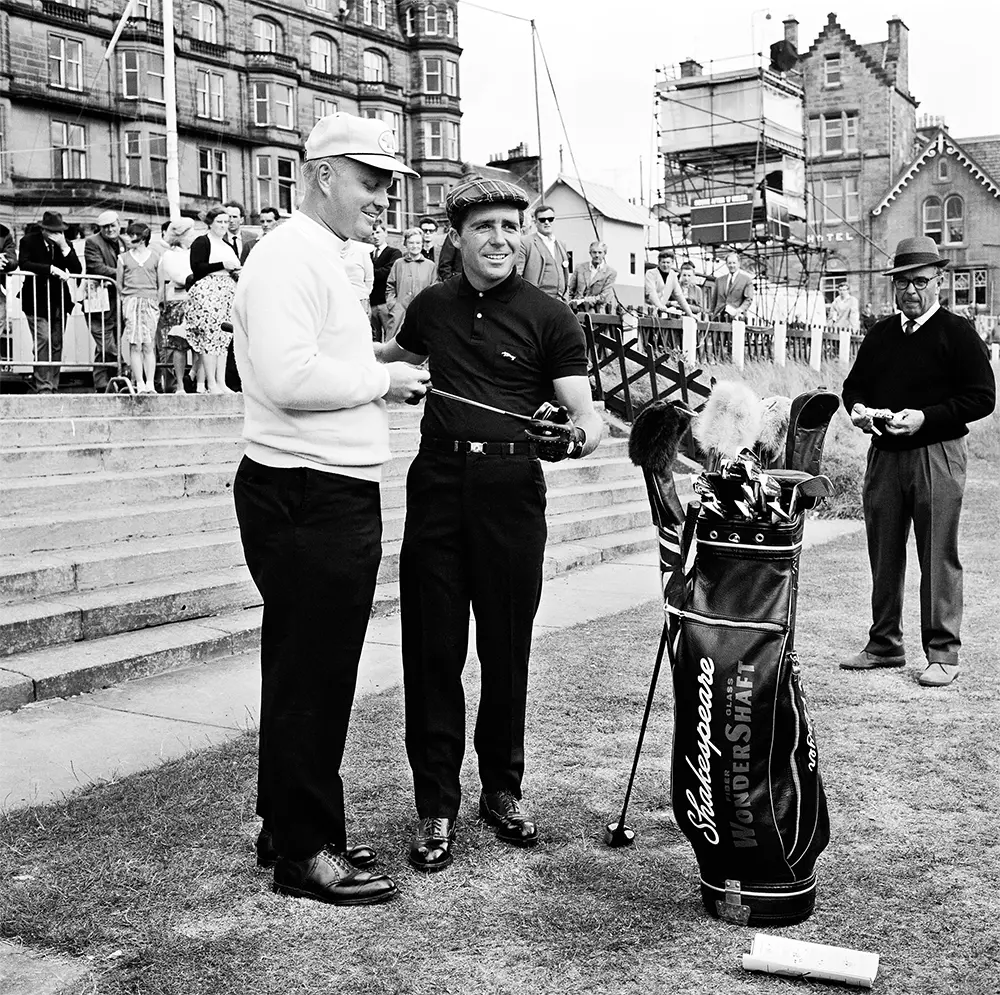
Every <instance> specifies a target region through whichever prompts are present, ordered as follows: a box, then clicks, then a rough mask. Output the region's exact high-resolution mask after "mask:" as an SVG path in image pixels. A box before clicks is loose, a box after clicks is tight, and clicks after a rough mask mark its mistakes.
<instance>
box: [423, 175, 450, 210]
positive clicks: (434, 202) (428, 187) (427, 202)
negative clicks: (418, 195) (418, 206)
mask: <svg viewBox="0 0 1000 995" xmlns="http://www.w3.org/2000/svg"><path fill="white" fill-rule="evenodd" d="M435 189H436V190H437V191H438V193H439V196H437V197H433V196H432V193H431V192H432V191H433V190H435ZM447 195H448V185H447V184H446V183H438V182H434V183H425V184H424V209H425V210H427V211H432V210H436V209H438V208H443V207H444V201H445V197H447Z"/></svg>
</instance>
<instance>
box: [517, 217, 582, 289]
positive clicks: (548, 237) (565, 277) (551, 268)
mask: <svg viewBox="0 0 1000 995" xmlns="http://www.w3.org/2000/svg"><path fill="white" fill-rule="evenodd" d="M555 223H556V212H555V211H554V210H553V209H552V208H551V207H549V205H548V204H539V205H538V206H537V207H536V208H535V231H534V232H532V234H531V235H528V236H526V237H525V238H524V239H523V240H522V241H521V248H520V249H519V251H518V257H517V263H516V266H517V271H518V273H519V274H520V275H521V277H522V278H523V279H525V280H527V281H528V283H531V284H534V285H535V286H536V287H538V289H539V290H541V291H543V292H544V293H546V294H548V295H549V297H554V298H556V300H560V301H564V300H566V288H567V286H568V285H569V253H568V252H567V251H566V246H565V245H563V243H562V242H560V241H559V239H557V238H556V237H555V235H554V234H553V230H554V225H555Z"/></svg>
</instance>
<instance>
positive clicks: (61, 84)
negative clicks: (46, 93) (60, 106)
mask: <svg viewBox="0 0 1000 995" xmlns="http://www.w3.org/2000/svg"><path fill="white" fill-rule="evenodd" d="M49 86H56V87H58V88H59V89H60V90H82V89H83V42H82V41H78V40H77V39H76V38H64V37H63V36H62V35H49Z"/></svg>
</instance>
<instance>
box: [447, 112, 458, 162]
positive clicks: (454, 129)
mask: <svg viewBox="0 0 1000 995" xmlns="http://www.w3.org/2000/svg"><path fill="white" fill-rule="evenodd" d="M444 137H445V150H444V154H445V158H446V159H452V160H454V161H456V162H457V161H458V158H459V155H458V125H457V124H455V122H454V121H445V123H444Z"/></svg>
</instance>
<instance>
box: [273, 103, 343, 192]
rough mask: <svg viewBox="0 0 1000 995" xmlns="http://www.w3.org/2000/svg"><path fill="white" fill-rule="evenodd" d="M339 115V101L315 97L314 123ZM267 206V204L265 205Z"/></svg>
mask: <svg viewBox="0 0 1000 995" xmlns="http://www.w3.org/2000/svg"><path fill="white" fill-rule="evenodd" d="M336 113H337V101H336V100H330V99H329V98H327V97H313V121H314V123H315V122H316V121H318V120H319V119H320V118H323V117H327V116H328V115H330V114H336ZM264 206H265V207H266V206H267V205H266V204H265V205H264Z"/></svg>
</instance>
